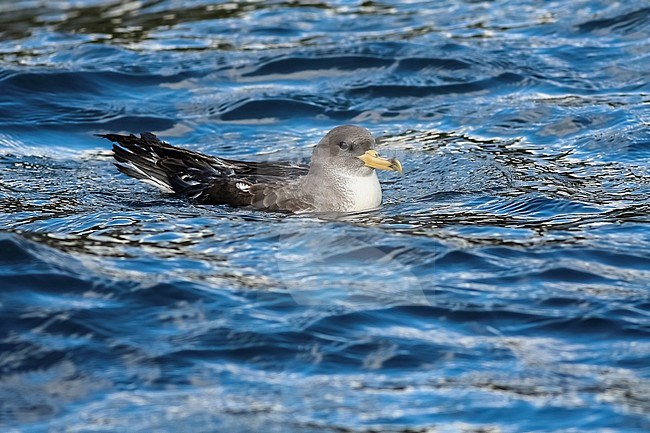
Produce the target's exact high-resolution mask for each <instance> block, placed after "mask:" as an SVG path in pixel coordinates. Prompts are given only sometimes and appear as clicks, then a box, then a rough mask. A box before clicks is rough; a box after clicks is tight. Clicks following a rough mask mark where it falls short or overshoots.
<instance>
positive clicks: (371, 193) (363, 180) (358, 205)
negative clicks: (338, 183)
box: [345, 170, 381, 212]
mask: <svg viewBox="0 0 650 433" xmlns="http://www.w3.org/2000/svg"><path fill="white" fill-rule="evenodd" d="M345 186H346V188H345V195H346V196H347V197H348V200H349V202H348V203H346V204H347V205H348V206H350V208H348V209H345V211H347V212H355V211H362V210H368V209H374V208H377V207H379V205H381V186H380V185H379V179H378V178H377V173H375V171H374V170H373V172H372V174H370V175H368V176H354V177H349V178H347V179H346V182H345Z"/></svg>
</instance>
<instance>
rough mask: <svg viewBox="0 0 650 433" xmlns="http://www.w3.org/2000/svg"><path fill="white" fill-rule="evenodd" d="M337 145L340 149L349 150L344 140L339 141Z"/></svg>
mask: <svg viewBox="0 0 650 433" xmlns="http://www.w3.org/2000/svg"><path fill="white" fill-rule="evenodd" d="M339 147H340V148H341V149H342V150H350V144H349V143H346V142H345V141H342V142H340V143H339Z"/></svg>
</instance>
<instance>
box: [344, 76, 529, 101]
mask: <svg viewBox="0 0 650 433" xmlns="http://www.w3.org/2000/svg"><path fill="white" fill-rule="evenodd" d="M522 81H524V78H523V77H522V76H520V75H517V74H514V73H510V72H508V73H504V74H501V75H499V76H497V77H495V78H490V79H486V80H479V81H474V82H464V83H462V84H443V85H439V86H405V85H369V86H363V87H356V88H352V89H350V90H348V91H347V92H346V93H347V94H348V95H350V96H354V97H359V96H364V97H371V98H398V97H415V96H429V95H448V94H463V93H474V92H480V91H482V90H484V89H488V88H494V87H501V86H503V85H511V84H517V83H520V82H522Z"/></svg>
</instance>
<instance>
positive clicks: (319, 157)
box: [99, 125, 402, 213]
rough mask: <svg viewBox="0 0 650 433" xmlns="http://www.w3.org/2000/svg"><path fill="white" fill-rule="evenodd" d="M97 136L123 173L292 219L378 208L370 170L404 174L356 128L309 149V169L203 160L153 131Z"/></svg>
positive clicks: (199, 199) (341, 129) (193, 196)
mask: <svg viewBox="0 0 650 433" xmlns="http://www.w3.org/2000/svg"><path fill="white" fill-rule="evenodd" d="M99 136H100V137H103V138H107V139H109V140H111V141H112V142H113V143H114V144H113V153H114V157H115V165H116V166H117V168H118V169H119V170H120V171H121V172H122V173H124V174H127V175H129V176H132V177H134V178H136V179H140V180H142V181H144V182H147V183H149V184H151V185H154V186H156V187H158V188H160V189H161V190H162V191H164V192H168V193H174V194H177V195H179V196H182V197H186V198H188V199H190V200H191V201H193V202H195V203H198V204H228V205H232V206H252V207H254V208H257V209H263V210H269V211H281V212H282V211H284V212H293V213H301V212H353V211H363V210H368V209H374V208H377V207H378V206H379V205H380V204H381V200H382V193H381V186H380V185H379V179H378V178H377V174H376V172H375V170H392V171H399V172H400V173H401V172H402V164H401V163H400V162H399V161H398V160H397V159H386V158H382V157H381V156H379V154H378V153H377V151H376V150H375V139H374V138H373V136H372V134H371V133H370V131H368V130H367V129H365V128H362V127H359V126H353V125H344V126H337V127H336V128H334V129H332V130H331V131H329V132H328V133H327V135H325V137H323V139H322V140H320V142H319V143H318V144H317V145H316V146H315V147H314V150H313V153H312V157H311V163H310V165H309V167H306V166H304V165H295V164H289V163H278V162H250V161H236V160H231V159H225V158H218V157H214V156H208V155H205V154H202V153H199V152H193V151H190V150H187V149H182V148H179V147H175V146H172V145H170V144H168V143H166V142H164V141H161V140H160V139H158V137H156V136H155V135H154V134H152V133H150V132H143V133H142V134H140V137H137V136H135V135H133V134H131V135H119V134H100V135H99Z"/></svg>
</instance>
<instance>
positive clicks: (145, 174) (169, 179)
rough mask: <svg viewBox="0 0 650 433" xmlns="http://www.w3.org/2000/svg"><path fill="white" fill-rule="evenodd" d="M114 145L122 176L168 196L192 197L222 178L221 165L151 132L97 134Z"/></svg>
mask: <svg viewBox="0 0 650 433" xmlns="http://www.w3.org/2000/svg"><path fill="white" fill-rule="evenodd" d="M98 136H99V137H103V138H107V139H109V140H110V141H112V142H113V153H114V157H115V163H114V164H115V166H116V167H117V168H118V170H120V171H121V172H122V173H124V174H126V175H129V176H131V177H134V178H136V179H140V180H142V181H143V182H146V183H148V184H151V185H154V186H156V187H158V188H160V189H161V190H163V191H165V192H168V193H178V194H181V195H190V196H191V195H193V192H194V191H197V190H202V189H203V188H204V187H205V186H206V184H209V183H210V182H211V181H213V180H214V179H218V178H220V177H222V176H223V175H224V174H226V173H224V172H223V170H220V169H218V167H219V166H220V165H221V166H223V162H222V161H220V160H217V159H216V158H213V157H210V156H207V155H204V154H202V153H198V152H192V151H190V150H185V149H180V148H178V147H174V146H172V145H170V144H168V143H165V142H164V141H161V140H160V139H158V137H156V136H155V135H154V134H152V133H151V132H143V133H142V134H140V137H136V136H135V135H133V134H131V135H119V134H98Z"/></svg>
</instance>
